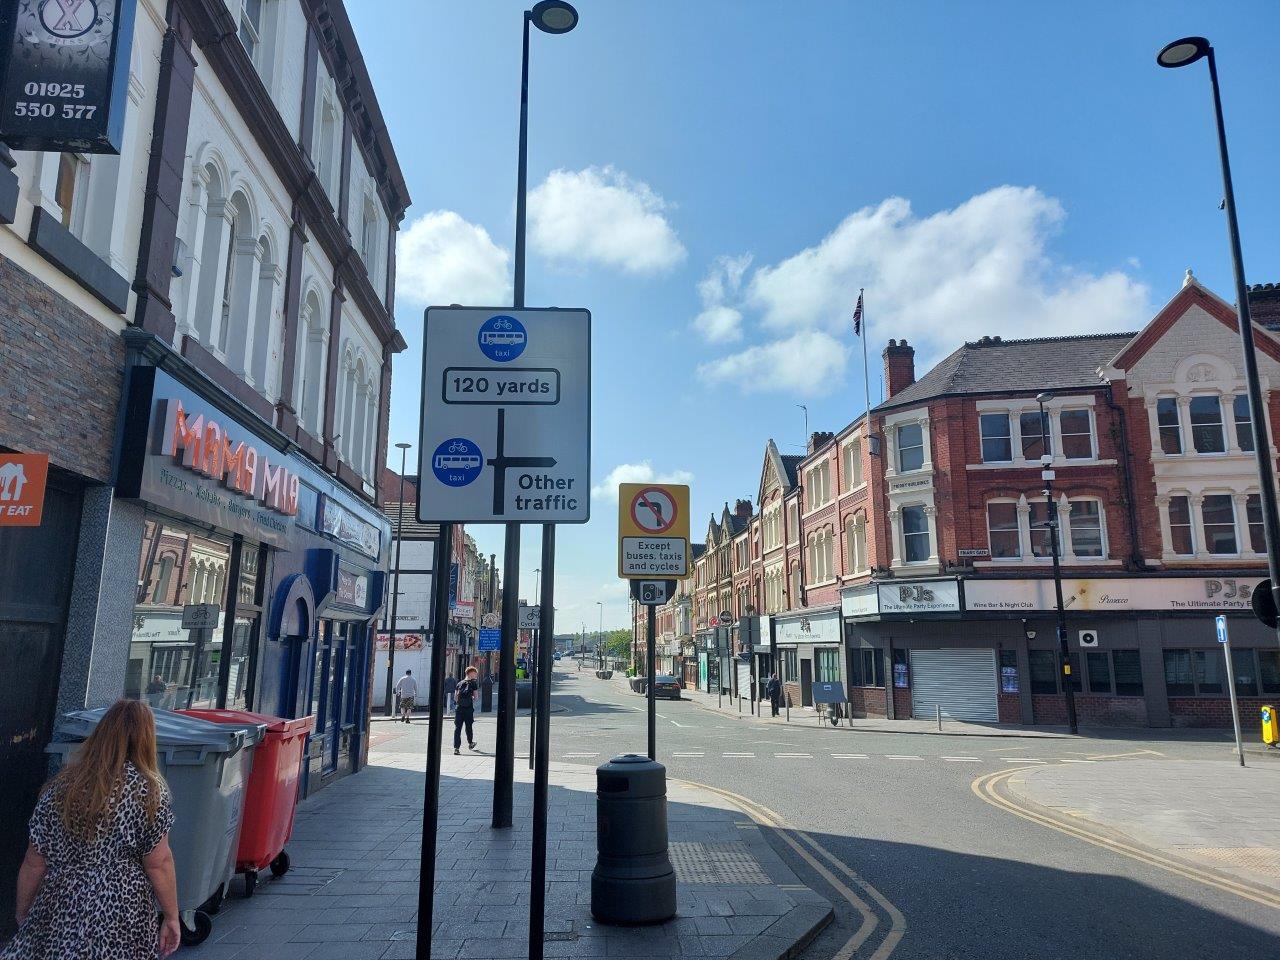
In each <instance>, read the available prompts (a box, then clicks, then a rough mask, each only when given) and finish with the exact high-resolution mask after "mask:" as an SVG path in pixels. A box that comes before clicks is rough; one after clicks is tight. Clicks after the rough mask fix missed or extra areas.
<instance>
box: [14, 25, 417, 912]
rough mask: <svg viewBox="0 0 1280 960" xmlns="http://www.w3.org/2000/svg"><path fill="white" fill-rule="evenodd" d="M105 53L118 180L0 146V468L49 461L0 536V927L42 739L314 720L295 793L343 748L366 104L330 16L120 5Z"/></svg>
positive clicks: (366, 254) (377, 428)
mask: <svg viewBox="0 0 1280 960" xmlns="http://www.w3.org/2000/svg"><path fill="white" fill-rule="evenodd" d="M125 22H127V18H126V19H125V20H121V23H125ZM122 30H123V28H122ZM119 49H120V50H122V51H126V54H125V56H127V61H125V62H123V63H122V67H124V68H127V69H126V70H124V72H123V73H122V74H121V76H122V77H123V78H125V79H126V80H127V83H126V84H125V96H124V98H123V101H122V107H121V110H122V113H121V114H118V115H117V116H118V119H119V120H121V121H122V127H121V129H122V134H121V137H120V152H119V154H118V155H109V154H92V155H89V154H81V153H77V152H64V153H54V152H47V153H42V152H35V151H30V150H23V151H19V150H13V151H12V152H11V151H10V150H8V149H6V148H4V147H2V146H0V224H3V225H0V453H4V452H18V453H28V454H47V455H48V457H49V461H50V478H49V484H48V487H47V490H46V492H45V497H44V514H43V521H42V523H41V525H40V526H38V527H27V528H13V527H0V642H2V643H3V644H4V645H5V657H6V663H8V664H10V670H9V673H8V675H7V676H6V678H5V683H6V692H7V693H9V695H10V696H11V698H17V699H11V702H10V703H9V709H7V710H6V711H4V714H3V716H4V721H3V723H4V724H5V726H4V728H3V729H2V730H0V737H2V738H3V740H4V742H6V743H9V744H19V745H21V746H20V747H19V748H17V749H16V750H14V751H13V752H12V753H11V755H9V756H7V758H6V759H7V760H8V761H9V762H10V763H9V766H8V767H7V776H9V777H10V783H11V785H12V787H13V788H12V789H10V790H6V791H5V792H4V801H3V805H2V806H0V813H2V814H3V816H2V817H0V820H2V821H3V823H4V824H6V825H7V826H6V828H5V829H4V830H3V831H0V918H4V919H2V920H0V924H5V923H7V922H8V918H9V917H10V916H11V915H12V910H11V909H10V906H6V904H10V905H11V901H10V900H9V898H10V896H11V888H10V887H9V884H10V883H11V882H12V878H13V876H14V874H15V869H16V866H15V865H16V859H17V858H20V856H21V850H22V845H23V842H24V841H23V831H22V829H21V825H22V824H24V823H25V822H26V818H27V815H28V814H29V811H30V807H31V804H32V802H33V801H34V797H35V792H36V789H37V788H38V785H39V783H40V782H41V781H42V780H43V778H44V775H45V759H44V757H43V755H42V753H41V751H42V749H43V747H44V745H45V743H47V742H48V739H49V736H50V733H51V728H52V724H53V721H54V718H55V716H56V714H57V713H59V712H61V711H65V710H70V709H76V708H83V707H86V706H90V707H93V706H100V705H103V704H106V703H110V702H112V701H114V700H115V699H117V698H119V697H121V696H133V697H147V698H148V699H150V700H152V702H153V703H156V704H157V705H160V706H224V705H226V706H235V707H252V708H253V709H256V710H259V711H262V712H266V713H276V714H280V715H283V716H289V717H292V716H303V715H314V716H315V717H316V730H315V734H314V736H313V738H312V741H311V743H310V744H309V746H308V751H307V760H306V763H305V765H304V766H305V769H304V775H303V789H304V790H306V791H312V790H315V789H317V788H319V787H321V786H322V785H323V784H325V783H327V782H329V781H330V780H332V779H333V778H335V777H338V776H342V775H343V774H345V773H348V772H350V771H352V770H353V769H357V768H358V767H359V766H360V764H361V763H362V758H363V756H364V752H365V749H366V747H367V737H366V736H365V730H366V727H365V719H366V715H367V714H366V704H367V698H368V680H367V678H368V675H369V672H370V660H369V658H370V652H371V647H372V636H371V630H372V623H373V621H374V619H375V617H376V616H377V613H378V611H379V610H380V608H381V605H382V602H383V598H384V595H385V571H386V569H387V547H388V543H389V525H388V524H387V521H386V518H385V517H384V516H383V515H382V514H381V513H380V511H379V510H378V509H377V503H378V494H377V489H376V486H375V483H374V481H375V479H376V477H377V475H378V470H379V469H380V465H381V464H382V463H383V461H384V459H385V448H386V434H387V415H388V406H389V393H390V371H391V358H392V355H393V354H394V353H396V352H397V351H399V350H402V349H404V341H403V339H402V338H401V336H400V334H399V333H398V332H397V331H396V328H395V323H394V320H393V307H394V304H393V290H394V276H395V263H394V252H395V238H396V231H397V228H398V224H399V222H400V220H401V219H402V217H403V215H404V211H405V208H406V207H407V206H408V204H409V196H408V191H407V188H406V186H405V182H404V178H403V176H402V174H401V171H400V168H399V165H398V162H397V160H396V156H395V151H394V148H393V147H392V145H391V142H390V139H389V136H388V134H387V131H386V124H385V122H384V121H383V118H382V116H381V114H380V112H379V108H378V101H377V97H376V95H375V93H374V90H373V85H372V82H371V80H370V78H369V75H368V72H367V70H366V68H365V65H364V61H363V59H362V57H361V55H360V51H359V48H358V45H357V43H356V40H355V37H354V34H353V32H352V27H351V24H350V22H349V20H348V19H347V16H346V12H345V10H344V8H343V5H342V4H341V3H340V2H338V0H264V2H262V3H260V4H258V3H239V2H236V3H228V2H226V0H170V2H161V0H138V3H137V5H136V16H135V17H134V18H133V22H132V26H131V31H130V32H129V33H128V34H126V35H124V36H123V37H122V39H121V42H120V45H119ZM85 52H86V55H87V53H88V51H85ZM197 605H206V614H205V615H206V617H207V605H212V606H213V607H215V608H216V618H214V619H215V620H216V622H215V624H214V625H213V626H212V627H210V626H208V625H207V623H206V625H205V626H195V625H193V624H194V623H196V622H197V621H199V622H202V623H204V622H206V621H204V620H200V619H199V618H197V617H196V616H195V615H194V613H193V608H195V607H196V606H197ZM5 932H6V931H5V929H3V928H2V927H0V936H3V935H4V933H5Z"/></svg>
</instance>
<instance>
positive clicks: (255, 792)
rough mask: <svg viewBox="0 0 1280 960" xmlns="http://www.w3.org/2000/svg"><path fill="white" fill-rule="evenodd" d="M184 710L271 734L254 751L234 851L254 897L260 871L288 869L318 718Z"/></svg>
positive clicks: (277, 872) (248, 892)
mask: <svg viewBox="0 0 1280 960" xmlns="http://www.w3.org/2000/svg"><path fill="white" fill-rule="evenodd" d="M181 712H182V713H186V714H190V715H191V716H193V717H200V718H201V719H203V720H209V721H212V722H213V723H225V724H228V725H231V726H236V725H255V726H256V725H260V724H266V725H267V734H266V736H265V737H264V738H263V740H262V742H261V743H259V744H258V749H257V751H256V752H255V753H254V755H253V769H252V770H251V771H250V773H249V785H248V788H247V789H246V790H245V796H244V819H243V821H242V824H241V827H240V843H239V846H238V848H237V850H236V869H237V870H238V871H240V872H241V873H243V874H244V881H245V896H247V897H251V896H253V891H254V889H255V888H256V887H257V885H258V872H259V871H260V870H263V869H265V868H267V867H270V868H271V874H272V876H276V877H283V876H284V875H285V874H286V873H288V872H289V854H288V852H287V851H286V850H285V848H284V846H285V844H286V843H288V842H289V836H290V834H292V833H293V811H294V805H295V801H296V800H297V795H298V777H299V775H300V773H301V771H302V754H303V751H304V749H305V747H306V744H307V736H308V735H309V734H310V733H311V731H312V729H313V728H314V726H315V717H301V718H300V719H297V720H286V719H284V718H283V717H272V716H267V715H266V714H261V713H250V712H249V711H247V710H183V711H181Z"/></svg>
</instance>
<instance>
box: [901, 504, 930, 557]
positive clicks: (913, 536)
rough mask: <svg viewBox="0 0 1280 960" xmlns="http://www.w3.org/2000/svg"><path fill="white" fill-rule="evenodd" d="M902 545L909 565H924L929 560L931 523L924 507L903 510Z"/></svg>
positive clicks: (904, 508)
mask: <svg viewBox="0 0 1280 960" xmlns="http://www.w3.org/2000/svg"><path fill="white" fill-rule="evenodd" d="M902 545H903V555H904V558H905V559H906V562H907V563H923V562H925V561H927V560H928V559H929V550H930V547H929V521H928V519H927V518H926V517H925V513H924V507H922V506H914V507H903V508H902Z"/></svg>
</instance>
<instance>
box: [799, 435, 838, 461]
mask: <svg viewBox="0 0 1280 960" xmlns="http://www.w3.org/2000/svg"><path fill="white" fill-rule="evenodd" d="M835 436H836V435H835V434H834V433H831V432H830V431H828V430H815V431H814V432H813V433H811V434H809V443H808V444H807V446H806V448H805V455H806V456H808V455H809V454H811V453H813V451H815V450H819V449H821V448H822V447H824V446H826V445H827V444H828V443H830V442H831V441H832V440H834V439H835Z"/></svg>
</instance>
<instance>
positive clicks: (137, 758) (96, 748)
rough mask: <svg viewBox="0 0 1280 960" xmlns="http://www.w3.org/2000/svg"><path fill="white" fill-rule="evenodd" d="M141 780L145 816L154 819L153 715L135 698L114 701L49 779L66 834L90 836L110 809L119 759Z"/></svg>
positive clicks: (120, 770) (158, 783) (157, 780)
mask: <svg viewBox="0 0 1280 960" xmlns="http://www.w3.org/2000/svg"><path fill="white" fill-rule="evenodd" d="M126 760H127V761H129V762H130V763H132V764H133V765H134V767H136V768H137V770H138V773H140V774H142V776H143V778H144V779H145V780H146V781H147V787H148V789H147V796H146V799H145V801H144V804H145V809H146V815H147V820H148V822H150V821H151V820H153V819H154V818H155V815H156V811H157V809H159V806H160V798H161V794H162V793H163V789H164V787H163V780H162V779H161V777H160V771H159V770H158V769H157V766H156V718H155V715H154V714H152V712H151V708H150V707H148V706H147V705H146V704H145V703H142V702H140V701H138V700H119V701H117V702H116V703H115V705H114V706H112V707H110V708H109V709H108V710H107V712H106V713H104V714H103V715H102V720H101V721H99V723H98V726H97V728H96V729H95V730H94V731H93V733H91V734H89V737H88V739H87V740H85V742H84V745H83V746H82V747H81V748H80V749H79V750H78V751H76V754H75V756H74V757H73V758H72V759H71V762H70V763H68V764H67V765H66V766H65V767H63V768H62V769H61V770H60V771H59V772H58V775H57V776H56V777H54V779H53V789H54V790H55V791H56V793H55V797H56V802H57V804H58V812H59V814H60V815H61V817H62V823H63V825H64V826H65V827H66V828H67V832H68V833H70V834H72V835H73V836H75V837H78V838H80V839H82V840H92V839H93V838H94V837H95V836H96V835H97V832H98V828H99V826H100V825H101V823H102V821H103V818H104V817H106V816H107V814H108V813H109V812H110V805H111V800H112V794H113V793H114V792H115V790H116V787H117V785H118V784H119V783H120V781H121V777H122V776H123V774H124V764H125V761H126Z"/></svg>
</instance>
